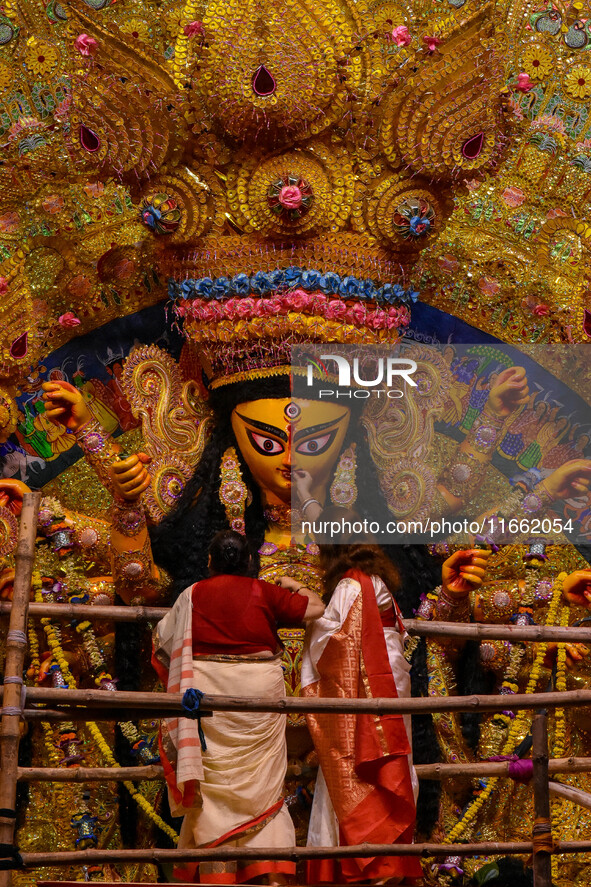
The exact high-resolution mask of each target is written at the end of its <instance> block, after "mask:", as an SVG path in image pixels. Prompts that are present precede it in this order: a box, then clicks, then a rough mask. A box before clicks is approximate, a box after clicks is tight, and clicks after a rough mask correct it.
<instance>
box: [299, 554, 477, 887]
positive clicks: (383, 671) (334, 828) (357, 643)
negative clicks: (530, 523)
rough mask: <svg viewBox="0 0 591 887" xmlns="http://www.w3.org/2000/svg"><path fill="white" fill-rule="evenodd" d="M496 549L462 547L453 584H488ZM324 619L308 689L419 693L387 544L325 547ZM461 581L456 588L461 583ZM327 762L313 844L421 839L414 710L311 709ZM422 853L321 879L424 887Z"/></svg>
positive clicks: (310, 658) (320, 871) (325, 872)
mask: <svg viewBox="0 0 591 887" xmlns="http://www.w3.org/2000/svg"><path fill="white" fill-rule="evenodd" d="M486 557H487V552H480V551H476V550H472V551H459V552H456V554H454V555H452V557H451V558H448V560H447V561H446V563H445V564H444V569H443V580H444V584H446V587H447V588H448V589H449V591H451V592H452V593H453V591H457V583H460V584H462V587H464V586H465V585H467V587H468V588H470V587H474V586H475V585H478V584H480V582H481V580H482V576H483V575H484V567H485V566H486ZM320 563H321V567H322V568H323V570H324V586H325V591H326V599H327V600H328V601H329V602H328V604H327V607H326V610H325V613H324V615H323V616H322V617H321V618H319V619H318V620H316V621H315V622H314V623H313V624H312V625H311V626H310V627H309V629H308V632H307V635H306V643H305V647H304V655H303V663H302V695H303V696H320V697H343V698H362V699H363V698H371V697H390V698H397V697H403V696H410V674H409V672H410V665H409V663H408V662H407V661H406V659H405V657H404V640H405V638H406V633H405V631H404V626H403V624H402V619H401V616H400V610H399V609H398V606H397V604H396V602H395V600H394V598H393V596H392V594H393V593H395V592H396V589H397V588H398V586H399V579H398V574H397V571H396V568H395V567H394V565H393V564H392V562H391V561H390V559H389V558H388V557H387V555H386V554H385V553H384V552H383V550H382V549H381V548H380V547H379V546H377V545H365V544H361V545H355V544H351V545H323V546H321V547H320ZM454 583H455V584H454ZM306 720H307V722H308V727H309V729H310V732H311V734H312V739H313V740H314V745H315V748H316V752H317V754H318V759H319V763H320V768H319V770H318V778H317V780H316V789H315V792H314V803H313V806H312V813H311V816H310V827H309V832H308V845H309V846H321V847H327V846H333V847H334V846H345V845H347V846H350V845H356V844H362V843H369V844H396V843H398V844H411V843H412V841H413V831H414V823H415V816H416V797H417V794H418V780H417V777H416V774H415V770H414V767H413V764H412V744H411V736H412V734H411V718H410V715H397V714H389V715H349V714H340V715H335V714H333V713H330V714H324V713H323V714H308V715H307V716H306ZM421 877H422V870H421V865H420V863H419V860H418V858H417V857H413V856H380V857H373V858H364V859H361V858H359V859H356V858H343V859H340V860H338V861H337V862H334V861H333V860H324V861H318V862H316V861H313V862H311V863H310V864H309V866H308V881H309V883H311V884H320V883H343V882H345V883H347V882H356V881H365V882H367V881H370V882H374V883H386V882H387V883H390V884H401V883H404V884H415V883H417V880H418V879H420V878H421Z"/></svg>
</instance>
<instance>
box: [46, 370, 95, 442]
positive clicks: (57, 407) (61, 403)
mask: <svg viewBox="0 0 591 887" xmlns="http://www.w3.org/2000/svg"><path fill="white" fill-rule="evenodd" d="M41 387H42V388H43V391H44V394H43V402H44V403H45V415H46V416H47V418H48V419H50V420H51V421H52V422H53V423H55V424H56V425H65V427H66V428H67V429H68V430H69V431H79V430H80V429H81V428H82V427H83V426H84V425H86V423H87V422H90V420H91V419H92V413H91V412H90V410H89V409H88V407H87V405H86V401H85V400H84V398H83V397H82V393H81V392H80V391H79V390H78V389H77V388H75V387H74V385H70V383H69V382H44V383H43V385H42V386H41Z"/></svg>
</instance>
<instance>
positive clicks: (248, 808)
mask: <svg viewBox="0 0 591 887" xmlns="http://www.w3.org/2000/svg"><path fill="white" fill-rule="evenodd" d="M209 570H210V574H211V575H210V578H209V579H205V580H203V581H202V582H197V583H195V585H192V586H190V587H189V588H187V589H186V590H185V591H184V592H183V593H182V594H181V595H180V597H179V599H178V600H177V602H176V604H175V605H174V607H173V608H172V610H171V611H170V612H169V613H168V614H167V615H166V616H165V618H164V619H163V620H162V621H161V622H160V623H159V624H158V626H157V628H156V631H155V636H154V657H153V659H152V662H153V664H154V667H155V668H156V670H157V671H158V673H159V675H160V676H161V678H162V680H163V682H164V683H165V685H166V686H167V689H168V691H170V692H184V691H185V690H187V689H190V688H196V689H199V690H201V691H202V692H203V693H207V694H211V695H223V696H259V697H262V698H266V699H279V698H281V697H282V696H284V695H285V686H284V680H283V671H282V668H281V643H280V641H279V638H278V636H277V624H278V623H281V624H283V625H297V624H301V622H303V621H308V620H310V619H315V618H317V617H318V616H320V615H321V614H322V613H323V611H324V605H323V603H322V601H321V600H320V598H319V597H318V596H317V595H315V594H314V592H312V591H309V590H308V589H307V588H305V587H304V586H303V585H301V584H300V583H298V582H297V581H296V580H294V579H290V578H289V577H282V579H281V580H280V581H281V583H282V586H283V587H279V586H277V585H271V584H269V583H268V582H263V581H260V580H258V579H256V578H253V576H252V558H251V555H250V551H249V546H248V542H247V540H246V539H245V537H244V536H241V535H240V534H239V533H236V532H234V531H232V530H224V531H222V532H221V533H218V534H217V536H215V538H214V540H213V542H212V544H211V547H210V558H209ZM203 734H204V739H205V745H206V749H205V748H203V749H202V746H201V743H200V737H199V728H198V724H197V722H196V721H193V720H190V719H188V718H171V719H168V720H166V721H164V722H163V724H162V729H161V742H160V751H161V760H162V764H163V766H164V772H165V775H166V779H167V783H168V788H169V798H170V801H171V809H172V812H173V815H176V816H184V819H183V825H182V828H181V834H180V841H179V844H178V846H179V848H191V847H218V846H221V845H223V846H224V847H293V846H294V845H295V833H294V827H293V824H292V821H291V818H290V815H289V813H288V811H287V808H286V806H285V803H284V800H283V783H284V780H285V773H286V769H287V749H286V741H285V715H281V714H274V713H269V712H215V713H214V715H213V717H211V718H207V720H204V722H203ZM197 869H198V870H199V873H198V876H197V877H196V875H197ZM294 873H295V866H294V864H293V863H290V862H284V861H262V862H260V861H255V862H253V863H251V864H248V863H246V862H245V863H244V864H241V863H240V862H238V863H235V862H233V863H202V864H201V865H200V866H198V867H197V866H196V865H187V866H184V867H183V868H182V869H180V868H178V869H176V870H175V876H176V877H177V878H179V879H181V880H184V881H195V880H198V879H199V878H200V879H201V880H202V881H204V880H205V881H208V882H210V883H217V884H231V883H243V882H245V881H248V880H251V879H252V878H260V877H261V876H263V875H267V878H268V881H269V883H270V884H281V883H284V880H285V875H289V874H294Z"/></svg>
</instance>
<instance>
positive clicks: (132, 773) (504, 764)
mask: <svg viewBox="0 0 591 887" xmlns="http://www.w3.org/2000/svg"><path fill="white" fill-rule="evenodd" d="M415 770H416V773H417V776H418V777H419V779H437V780H443V779H457V778H458V777H462V776H464V777H467V778H475V777H480V776H500V777H507V778H509V761H481V762H479V763H474V764H464V763H461V764H415ZM548 770H549V772H550V773H586V772H591V758H556V759H554V760H550V761H549V762H548ZM18 778H19V780H20V781H21V782H121V781H122V780H131V781H132V782H141V781H143V780H144V779H146V780H152V779H163V778H164V770H163V769H162V767H160V765H159V764H149V765H147V766H140V767H19V769H18ZM567 790H568V792H576V798H575V796H574V794H567V793H566V792H567ZM550 791H551V793H553V794H554V793H555V794H556V795H561V796H562V797H565V798H566V797H568V798H569V800H572V801H574V802H575V803H577V804H579V805H580V806H587V804H583V800H585V798H588V799H589V806H590V807H591V794H587V792H582V791H580V790H579V789H575V788H573V787H572V786H566V785H563V784H562V783H558V782H551V783H550ZM583 796H584V797H583Z"/></svg>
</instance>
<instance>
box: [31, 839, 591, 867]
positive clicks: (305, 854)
mask: <svg viewBox="0 0 591 887" xmlns="http://www.w3.org/2000/svg"><path fill="white" fill-rule="evenodd" d="M590 850H591V841H561V842H559V843H557V845H556V847H555V849H554V851H553V852H554V853H588V852H589V851H590ZM532 851H533V843H532V842H531V841H520V842H515V843H513V842H500V841H483V842H482V843H480V844H395V845H393V844H356V845H351V846H349V847H284V848H278V847H256V848H252V847H241V848H240V849H239V850H238V849H237V848H236V847H212V848H205V849H199V850H162V849H160V848H157V847H146V848H142V849H141V850H104V849H102V848H95V849H92V850H62V851H55V852H43V851H41V852H36V853H26V852H25V853H23V854H22V859H23V863H24V865H25V867H27V868H36V867H39V866H61V865H76V866H79V865H84V864H86V863H91V864H94V863H103V862H127V863H132V862H154V863H156V862H172V863H179V862H184V861H187V862H222V861H225V860H235V859H244V860H247V859H249V860H255V859H265V860H268V859H287V860H291V861H293V862H297V861H298V860H300V859H345V858H348V857H362V858H364V857H372V856H392V853H393V852H395V854H396V856H510V855H527V854H531V853H532Z"/></svg>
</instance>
